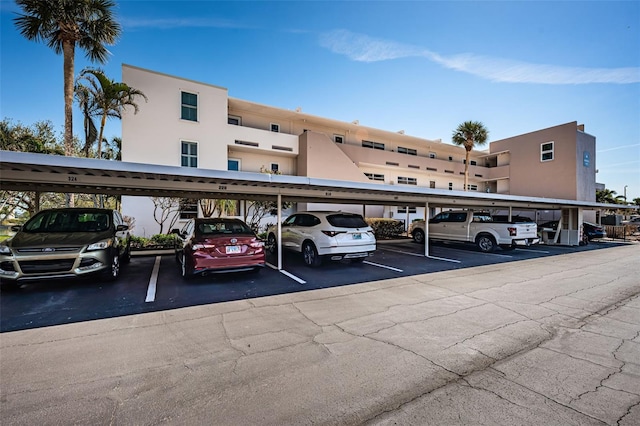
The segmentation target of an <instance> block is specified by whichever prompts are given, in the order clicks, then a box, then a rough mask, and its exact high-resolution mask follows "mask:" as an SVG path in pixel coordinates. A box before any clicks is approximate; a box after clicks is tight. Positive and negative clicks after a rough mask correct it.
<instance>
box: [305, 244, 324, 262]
mask: <svg viewBox="0 0 640 426" xmlns="http://www.w3.org/2000/svg"><path fill="white" fill-rule="evenodd" d="M302 258H303V259H304V263H305V265H307V266H312V267H316V266H320V265H321V264H322V258H321V257H320V255H318V250H316V246H314V245H313V243H310V242H308V241H307V242H306V243H304V244H303V245H302Z"/></svg>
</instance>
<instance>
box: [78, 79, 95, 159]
mask: <svg viewBox="0 0 640 426" xmlns="http://www.w3.org/2000/svg"><path fill="white" fill-rule="evenodd" d="M75 94H76V101H78V105H79V106H80V110H81V111H82V118H83V120H84V122H83V128H84V147H83V148H82V151H83V152H84V156H85V157H87V158H89V151H90V149H91V146H93V144H94V143H95V142H96V140H97V139H98V129H97V128H96V123H94V121H93V117H92V116H93V110H92V108H93V104H92V102H91V96H90V93H89V90H88V89H87V88H86V87H84V86H82V85H78V84H76V88H75Z"/></svg>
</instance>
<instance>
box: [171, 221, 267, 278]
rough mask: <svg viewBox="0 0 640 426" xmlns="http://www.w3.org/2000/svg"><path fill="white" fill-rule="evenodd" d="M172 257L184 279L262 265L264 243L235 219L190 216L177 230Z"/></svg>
mask: <svg viewBox="0 0 640 426" xmlns="http://www.w3.org/2000/svg"><path fill="white" fill-rule="evenodd" d="M172 232H174V233H175V234H177V235H178V238H179V240H180V243H181V244H180V246H179V247H178V248H177V249H176V260H177V261H178V263H179V264H180V266H181V272H182V277H183V278H185V279H188V278H191V277H193V276H196V275H207V274H209V273H219V272H239V271H248V270H255V271H259V270H260V269H261V268H262V267H264V262H265V253H264V243H263V241H261V240H260V239H259V238H258V237H257V236H256V234H255V233H254V232H253V231H252V230H251V228H250V227H249V226H247V224H246V223H244V222H243V221H241V220H239V219H230V218H216V219H191V220H189V221H188V222H187V223H186V224H185V226H184V227H183V228H182V229H181V230H180V231H178V230H177V229H174V230H173V231H172Z"/></svg>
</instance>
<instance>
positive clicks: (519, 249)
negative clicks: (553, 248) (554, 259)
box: [516, 247, 551, 254]
mask: <svg viewBox="0 0 640 426" xmlns="http://www.w3.org/2000/svg"><path fill="white" fill-rule="evenodd" d="M516 250H518V251H530V252H531V253H544V254H549V253H551V252H550V251H544V250H535V249H523V248H520V247H518V248H517V249H516Z"/></svg>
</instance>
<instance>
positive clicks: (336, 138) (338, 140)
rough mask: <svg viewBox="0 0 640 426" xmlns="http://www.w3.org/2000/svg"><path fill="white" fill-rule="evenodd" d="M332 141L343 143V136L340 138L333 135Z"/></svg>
mask: <svg viewBox="0 0 640 426" xmlns="http://www.w3.org/2000/svg"><path fill="white" fill-rule="evenodd" d="M333 141H334V142H335V143H344V136H342V135H333Z"/></svg>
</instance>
